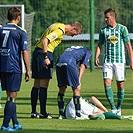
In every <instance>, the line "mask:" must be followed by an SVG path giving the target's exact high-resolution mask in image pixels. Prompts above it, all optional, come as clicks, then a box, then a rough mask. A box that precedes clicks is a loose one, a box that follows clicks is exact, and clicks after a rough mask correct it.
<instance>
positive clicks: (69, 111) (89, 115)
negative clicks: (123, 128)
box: [65, 96, 121, 120]
mask: <svg viewBox="0 0 133 133" xmlns="http://www.w3.org/2000/svg"><path fill="white" fill-rule="evenodd" d="M80 104H81V112H80V114H81V116H82V117H83V118H84V119H92V120H96V119H101V120H104V119H121V117H120V116H118V115H117V114H114V113H112V112H108V110H107V109H106V108H105V107H104V105H103V104H102V103H101V102H100V101H99V100H98V99H97V98H96V97H94V96H92V97H91V98H90V99H85V98H82V97H81V98H80ZM65 117H66V118H67V119H75V117H76V115H75V106H74V102H73V98H72V99H71V100H70V101H69V102H68V104H67V105H66V108H65Z"/></svg>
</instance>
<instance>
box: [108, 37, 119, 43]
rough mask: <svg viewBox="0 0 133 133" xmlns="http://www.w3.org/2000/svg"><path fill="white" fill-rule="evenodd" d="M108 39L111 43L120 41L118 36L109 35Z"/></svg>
mask: <svg viewBox="0 0 133 133" xmlns="http://www.w3.org/2000/svg"><path fill="white" fill-rule="evenodd" d="M107 41H108V43H110V44H116V43H117V42H118V38H117V37H116V36H109V37H108V39H107Z"/></svg>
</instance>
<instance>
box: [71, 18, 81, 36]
mask: <svg viewBox="0 0 133 133" xmlns="http://www.w3.org/2000/svg"><path fill="white" fill-rule="evenodd" d="M71 26H72V27H74V28H75V30H76V31H77V32H78V34H80V33H81V32H82V25H81V23H79V22H77V21H76V22H74V23H71Z"/></svg>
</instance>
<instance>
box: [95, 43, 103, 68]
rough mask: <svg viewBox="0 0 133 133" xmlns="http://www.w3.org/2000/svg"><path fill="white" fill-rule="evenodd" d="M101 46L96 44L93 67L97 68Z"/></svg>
mask: <svg viewBox="0 0 133 133" xmlns="http://www.w3.org/2000/svg"><path fill="white" fill-rule="evenodd" d="M101 49H102V45H101V44H98V46H97V48H96V53H95V66H97V67H99V58H98V57H99V55H100V53H101Z"/></svg>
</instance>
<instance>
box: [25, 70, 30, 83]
mask: <svg viewBox="0 0 133 133" xmlns="http://www.w3.org/2000/svg"><path fill="white" fill-rule="evenodd" d="M30 78H31V76H30V71H28V72H26V73H25V82H28V81H29V80H30Z"/></svg>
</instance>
